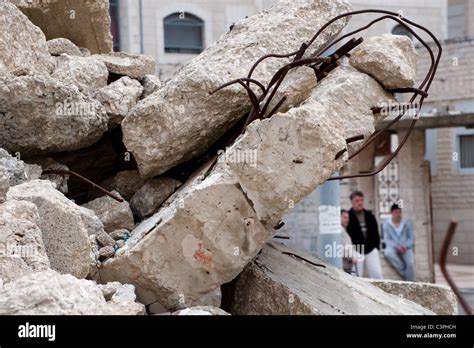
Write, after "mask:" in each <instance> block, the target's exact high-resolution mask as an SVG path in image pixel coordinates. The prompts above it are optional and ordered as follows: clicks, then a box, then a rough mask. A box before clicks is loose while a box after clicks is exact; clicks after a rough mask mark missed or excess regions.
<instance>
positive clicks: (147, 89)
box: [141, 75, 162, 99]
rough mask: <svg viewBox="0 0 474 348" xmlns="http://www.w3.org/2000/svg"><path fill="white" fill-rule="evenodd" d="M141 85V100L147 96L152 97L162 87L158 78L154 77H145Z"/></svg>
mask: <svg viewBox="0 0 474 348" xmlns="http://www.w3.org/2000/svg"><path fill="white" fill-rule="evenodd" d="M141 83H142V86H143V94H142V96H141V99H145V98H146V97H148V96H149V95H152V94H153V93H155V92H156V91H157V90H159V89H160V88H161V86H162V83H161V81H160V78H159V77H158V76H156V75H146V76H145V77H144V78H143V79H142V80H141Z"/></svg>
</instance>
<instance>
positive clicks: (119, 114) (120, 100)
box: [95, 76, 143, 129]
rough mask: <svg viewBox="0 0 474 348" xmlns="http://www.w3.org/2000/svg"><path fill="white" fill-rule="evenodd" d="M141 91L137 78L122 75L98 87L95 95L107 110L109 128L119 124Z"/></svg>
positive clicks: (134, 103)
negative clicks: (108, 83) (104, 85)
mask: <svg viewBox="0 0 474 348" xmlns="http://www.w3.org/2000/svg"><path fill="white" fill-rule="evenodd" d="M142 93H143V87H142V85H141V84H140V82H138V81H137V80H133V79H131V78H130V77H127V76H124V77H122V78H120V79H118V80H117V81H114V82H112V83H111V84H110V85H108V86H106V87H104V88H102V89H100V90H99V91H98V92H97V94H96V95H95V99H97V100H98V101H99V102H100V103H101V104H102V105H103V106H104V108H105V110H106V111H107V115H108V116H109V129H112V128H114V127H117V126H120V124H121V123H122V120H123V119H124V118H125V116H127V114H128V113H129V111H130V110H131V109H132V108H133V107H134V106H135V105H136V104H137V102H138V99H139V98H140V96H141V95H142Z"/></svg>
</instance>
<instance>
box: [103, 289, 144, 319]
mask: <svg viewBox="0 0 474 348" xmlns="http://www.w3.org/2000/svg"><path fill="white" fill-rule="evenodd" d="M118 284H119V285H120V286H118V287H117V289H116V291H115V292H114V294H113V295H112V297H111V299H110V301H108V304H109V305H113V306H114V307H116V308H117V311H120V312H121V313H124V315H143V314H145V306H144V305H143V304H141V303H137V302H135V300H136V298H137V296H136V295H135V287H134V286H133V285H131V284H120V283H118Z"/></svg>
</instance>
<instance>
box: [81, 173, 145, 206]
mask: <svg viewBox="0 0 474 348" xmlns="http://www.w3.org/2000/svg"><path fill="white" fill-rule="evenodd" d="M145 183H146V179H143V178H142V177H141V176H140V173H139V172H138V170H123V171H121V172H118V173H117V174H116V175H115V176H111V177H110V178H107V179H105V180H104V181H102V182H101V183H100V184H99V185H100V186H102V187H103V188H105V189H107V190H109V191H117V192H118V193H120V195H121V196H122V197H123V198H124V199H125V200H127V201H129V200H130V199H131V198H132V196H133V195H134V194H135V192H137V191H138V190H139V189H140V188H141V187H142V186H143V185H145ZM103 195H104V194H103V193H100V194H99V192H97V190H91V191H90V192H89V198H90V199H94V198H97V197H100V196H103Z"/></svg>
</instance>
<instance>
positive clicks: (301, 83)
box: [261, 66, 317, 118]
mask: <svg viewBox="0 0 474 348" xmlns="http://www.w3.org/2000/svg"><path fill="white" fill-rule="evenodd" d="M316 83H317V79H316V74H315V73H314V69H312V68H310V67H307V66H301V67H298V68H296V69H293V70H290V71H289V72H288V74H287V76H286V77H285V79H284V80H283V82H282V84H281V85H280V87H279V88H278V90H277V91H276V92H275V95H274V97H273V98H272V100H271V102H270V103H269V104H268V107H267V111H266V113H265V117H263V118H266V117H267V116H268V115H269V113H270V112H271V111H272V110H274V108H275V107H276V106H277V104H278V103H279V102H280V101H281V100H282V99H283V98H286V100H285V101H284V102H283V103H282V104H281V105H280V107H279V108H278V109H277V110H276V112H287V111H288V110H289V109H291V108H293V107H296V106H299V105H300V104H301V103H302V102H303V101H305V100H306V99H308V98H309V96H310V95H311V92H312V91H313V89H314V88H315V87H316ZM273 89H274V88H273ZM273 89H272V90H271V92H269V95H268V96H267V98H265V100H264V101H263V102H262V103H261V105H262V106H263V105H265V104H266V102H267V100H268V98H269V97H270V95H271V93H272V92H273ZM276 112H275V113H276Z"/></svg>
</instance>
